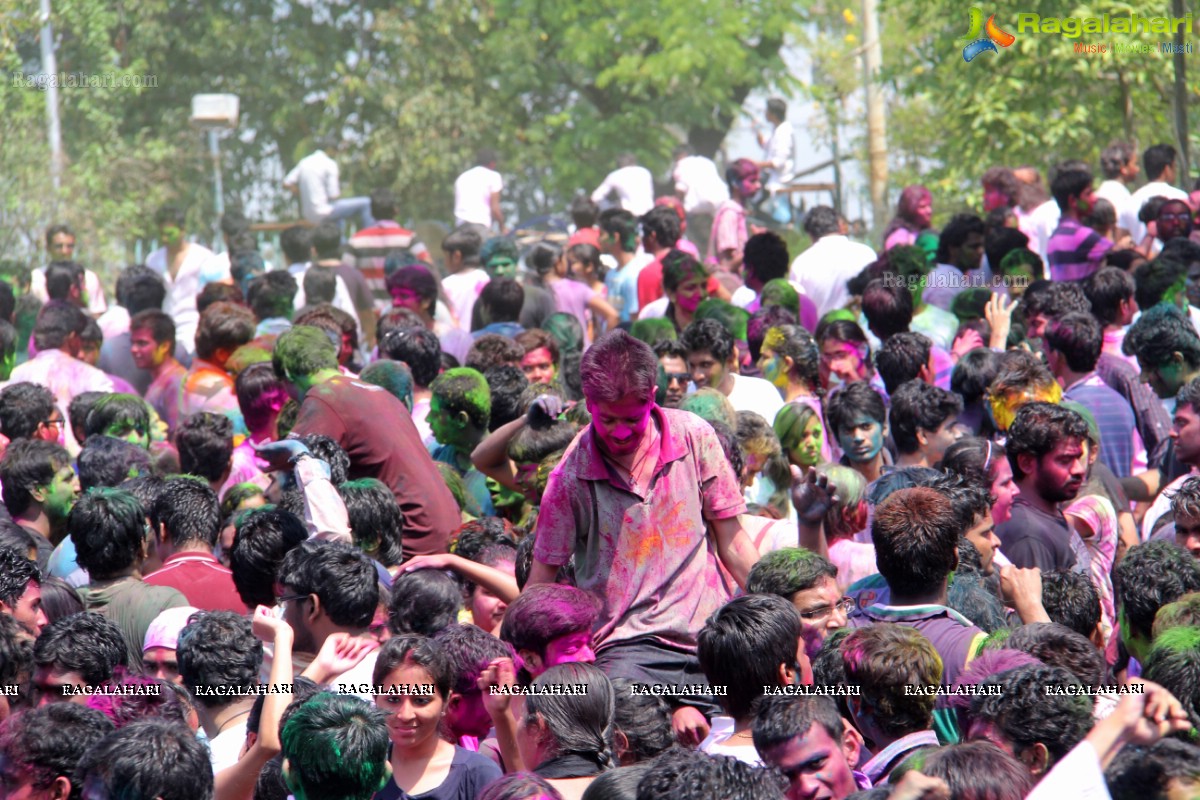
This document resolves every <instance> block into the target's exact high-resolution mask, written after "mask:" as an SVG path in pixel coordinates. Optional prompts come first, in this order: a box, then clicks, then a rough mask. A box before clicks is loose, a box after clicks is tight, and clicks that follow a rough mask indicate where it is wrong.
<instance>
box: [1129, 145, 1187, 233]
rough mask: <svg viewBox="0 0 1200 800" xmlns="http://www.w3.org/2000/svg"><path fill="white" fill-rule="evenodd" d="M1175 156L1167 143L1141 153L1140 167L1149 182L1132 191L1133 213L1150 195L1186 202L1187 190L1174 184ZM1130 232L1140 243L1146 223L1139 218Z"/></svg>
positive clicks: (1173, 150)
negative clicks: (1134, 228) (1135, 226)
mask: <svg viewBox="0 0 1200 800" xmlns="http://www.w3.org/2000/svg"><path fill="white" fill-rule="evenodd" d="M1175 156H1176V153H1175V148H1174V147H1172V146H1171V145H1169V144H1156V145H1154V146H1153V147H1147V148H1146V152H1144V153H1142V168H1143V169H1145V170H1146V179H1147V180H1148V181H1149V183H1147V184H1146V185H1145V186H1143V187H1142V188H1140V189H1138V190H1137V191H1136V192H1134V193H1133V196H1132V197H1131V198H1130V201H1131V203H1132V205H1133V211H1134V213H1135V214H1136V213H1137V212H1139V211H1141V210H1142V206H1143V205H1145V203H1146V201H1147V200H1149V199H1150V198H1152V197H1165V198H1167V199H1168V200H1182V201H1184V202H1185V203H1186V202H1187V200H1188V194H1187V192H1185V191H1183V190H1182V189H1176V188H1175V186H1174V183H1175ZM1130 232H1131V233H1132V234H1133V241H1134V243H1135V244H1141V241H1142V239H1144V238H1146V224H1145V223H1144V222H1142V221H1140V220H1139V221H1138V223H1137V230H1134V231H1130Z"/></svg>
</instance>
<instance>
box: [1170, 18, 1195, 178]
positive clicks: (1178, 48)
mask: <svg viewBox="0 0 1200 800" xmlns="http://www.w3.org/2000/svg"><path fill="white" fill-rule="evenodd" d="M1171 12H1172V13H1173V14H1174V15H1175V16H1176V17H1179V18H1182V17H1183V14H1184V10H1183V0H1172V2H1171ZM1173 27H1175V53H1174V55H1173V58H1174V61H1175V137H1176V138H1177V139H1178V140H1179V174H1178V176H1177V177H1178V178H1182V179H1183V180H1182V181H1181V183H1182V185H1183V189H1184V191H1190V189H1191V186H1190V185H1189V183H1190V181H1191V179H1192V177H1191V163H1190V162H1191V159H1190V158H1189V157H1188V122H1187V106H1188V91H1187V61H1186V60H1185V59H1184V53H1183V26H1182V25H1179V26H1173ZM1188 33H1191V31H1188Z"/></svg>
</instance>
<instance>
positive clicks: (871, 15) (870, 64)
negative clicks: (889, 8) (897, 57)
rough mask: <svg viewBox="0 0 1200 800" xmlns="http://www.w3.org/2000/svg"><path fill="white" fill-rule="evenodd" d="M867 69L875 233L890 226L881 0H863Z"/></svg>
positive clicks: (865, 62)
mask: <svg viewBox="0 0 1200 800" xmlns="http://www.w3.org/2000/svg"><path fill="white" fill-rule="evenodd" d="M862 9H863V65H864V67H865V71H866V88H867V156H868V165H869V169H870V181H869V183H870V187H871V206H872V212H873V213H872V217H873V219H874V226H875V231H874V233H879V232H881V231H882V230H883V227H884V225H886V224H887V213H888V209H887V179H888V164H887V122H886V117H885V113H884V107H883V87H882V86H881V85H880V83H879V71H880V70H881V69H882V68H883V47H882V45H881V44H880V41H879V8H878V2H877V0H863V4H862Z"/></svg>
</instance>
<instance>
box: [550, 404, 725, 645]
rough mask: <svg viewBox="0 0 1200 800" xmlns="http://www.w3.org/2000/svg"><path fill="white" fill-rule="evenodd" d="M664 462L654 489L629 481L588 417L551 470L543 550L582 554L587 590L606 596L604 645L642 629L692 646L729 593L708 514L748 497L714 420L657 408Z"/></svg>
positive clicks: (553, 561) (563, 558) (558, 556)
mask: <svg viewBox="0 0 1200 800" xmlns="http://www.w3.org/2000/svg"><path fill="white" fill-rule="evenodd" d="M652 413H653V414H654V416H655V420H656V422H657V423H658V427H659V430H660V431H661V435H662V441H661V444H660V454H659V458H658V465H657V467H656V469H655V473H654V478H653V479H652V481H651V484H650V490H649V493H648V496H646V497H641V496H639V495H638V494H635V493H634V492H632V491H630V490H629V489H627V488H626V484H625V482H624V481H623V480H622V479H621V478H620V477H618V476H617V475H616V473H615V471H614V470H613V468H612V467H611V466H610V465H609V463H608V461H607V460H606V459H605V458H604V456H602V455H601V453H600V451H599V450H598V448H597V445H596V439H595V433H594V431H593V430H592V428H591V426H590V425H589V426H588V427H587V428H585V429H584V431H583V433H582V434H580V435H579V436H578V437H577V438H576V439H575V441H574V442H572V444H571V446H570V447H569V448H568V450H567V453H566V455H565V456H564V457H563V460H562V462H561V463H560V464H559V465H558V467H557V468H556V469H555V470H554V472H552V473H551V474H550V480H549V483H548V484H547V486H546V492H545V495H544V496H543V498H542V506H541V511H540V513H539V516H538V523H537V544H536V545H534V557H535V558H536V559H537V560H538V561H540V562H542V563H543V564H548V565H562V564H565V563H566V562H567V561H568V560H569V559H570V557H571V554H572V553H574V554H575V576H576V582H577V584H578V585H579V588H581V589H583V590H585V591H588V592H590V593H592V594H593V595H595V596H596V597H597V598H599V599H600V601H601V602H602V604H603V607H602V610H601V613H600V618H599V620H598V621H597V626H598V627H597V630H596V635H595V643H596V646H597V647H602V646H604V645H605V644H613V643H616V642H620V641H626V640H630V639H636V638H641V637H647V636H649V637H653V638H654V639H657V640H658V641H660V642H662V643H664V644H668V645H671V646H673V647H677V648H681V649H684V650H687V651H689V652H692V651H695V649H696V635H697V634H698V633H699V631H700V628H701V627H703V625H704V621H705V620H706V619H708V617H709V615H710V614H712V613H713V612H715V611H716V610H717V609H718V608H720V607H721V606H722V605H723V604H724V603H725V602H726V601H728V600H729V592H728V590H727V589H726V588H725V585H724V583H723V582H722V580H721V575H720V572H719V570H718V562H717V553H716V548H715V543H714V542H713V541H712V540H711V539H710V538H709V537H708V536H707V534H706V530H705V520H721V519H728V518H730V517H735V516H737V515H738V514H741V513H744V512H745V510H746V504H745V502H744V501H743V499H742V493H741V490H740V489H739V487H738V481H737V477H736V476H735V475H734V473H733V470H732V468H730V466H729V462H728V461H726V459H725V455H724V453H723V452H722V450H721V445H720V442H718V441H717V436H716V434H715V433H714V432H713V429H712V427H711V426H710V425H709V424H708V423H707V422H705V421H703V420H702V419H700V418H699V417H697V416H695V415H693V414H691V413H688V412H686V411H677V410H674V409H665V408H658V407H657V406H656V407H655V408H654V409H653V411H652Z"/></svg>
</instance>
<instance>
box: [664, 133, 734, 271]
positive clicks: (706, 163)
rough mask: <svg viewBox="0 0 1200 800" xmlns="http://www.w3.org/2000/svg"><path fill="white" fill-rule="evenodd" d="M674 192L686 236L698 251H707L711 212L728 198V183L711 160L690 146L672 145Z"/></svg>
mask: <svg viewBox="0 0 1200 800" xmlns="http://www.w3.org/2000/svg"><path fill="white" fill-rule="evenodd" d="M671 179H672V180H674V181H675V195H676V196H677V197H678V198H679V199H680V200H681V201H682V202H683V211H684V213H685V214H686V215H687V229H688V232H689V237H688V238H690V239H691V240H692V241H693V242H694V243H695V244H696V247H697V248H698V249H699V251H700V252H701V253H707V252H708V238H709V235H710V234H711V232H712V218H713V214H715V213H717V207H718V206H720V205H721V203H724V202H725V201H726V200H728V199H729V184H727V183H726V182H725V178H724V176H722V175H721V173H720V172H719V171H718V170H717V165H716V164H714V163H713V162H712V159H709V158H705V157H704V156H698V155H696V154H695V153H693V152H692V148H691V147H690V146H689V145H686V144H681V145H680V146H679V147H677V148H675V166H674V168H673V169H672V171H671Z"/></svg>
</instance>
